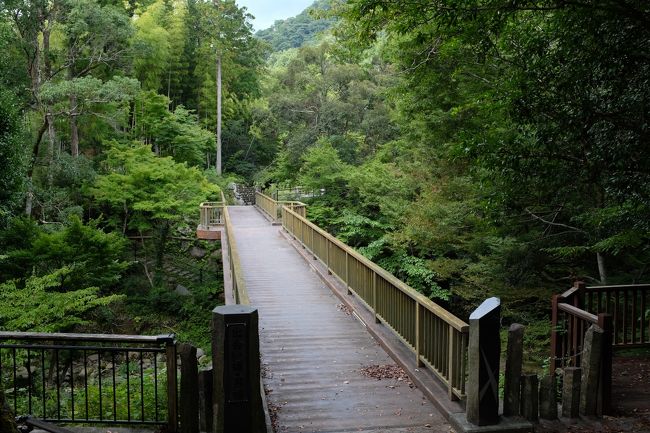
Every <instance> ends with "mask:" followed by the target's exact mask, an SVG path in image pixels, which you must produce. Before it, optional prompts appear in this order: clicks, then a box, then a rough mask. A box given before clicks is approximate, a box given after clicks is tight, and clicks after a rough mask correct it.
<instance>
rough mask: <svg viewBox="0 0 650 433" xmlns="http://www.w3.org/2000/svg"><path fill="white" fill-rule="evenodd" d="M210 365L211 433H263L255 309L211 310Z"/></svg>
mask: <svg viewBox="0 0 650 433" xmlns="http://www.w3.org/2000/svg"><path fill="white" fill-rule="evenodd" d="M212 365H213V381H214V386H213V391H212V392H213V400H212V404H213V415H214V422H213V432H214V433H234V432H237V433H258V432H264V431H266V425H265V418H264V409H263V407H262V396H261V389H260V351H259V334H258V314H257V309H255V308H251V307H249V306H245V305H226V306H222V307H217V308H215V309H214V310H213V312H212Z"/></svg>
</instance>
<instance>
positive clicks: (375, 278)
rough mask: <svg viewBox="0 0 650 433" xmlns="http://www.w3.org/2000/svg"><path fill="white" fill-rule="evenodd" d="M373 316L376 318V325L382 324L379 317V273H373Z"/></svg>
mask: <svg viewBox="0 0 650 433" xmlns="http://www.w3.org/2000/svg"><path fill="white" fill-rule="evenodd" d="M372 315H373V316H375V323H380V320H379V317H377V272H375V271H372Z"/></svg>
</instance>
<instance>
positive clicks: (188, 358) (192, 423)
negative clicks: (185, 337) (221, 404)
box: [176, 343, 199, 433]
mask: <svg viewBox="0 0 650 433" xmlns="http://www.w3.org/2000/svg"><path fill="white" fill-rule="evenodd" d="M176 347H177V350H178V353H179V355H180V358H181V393H180V397H181V398H180V407H179V414H180V421H181V422H180V424H181V427H180V433H196V432H198V431H199V367H198V363H197V362H196V347H194V346H192V345H190V344H185V343H181V344H178V345H177V346H176Z"/></svg>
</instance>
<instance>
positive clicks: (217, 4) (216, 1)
mask: <svg viewBox="0 0 650 433" xmlns="http://www.w3.org/2000/svg"><path fill="white" fill-rule="evenodd" d="M212 3H213V4H214V7H215V8H216V9H217V13H220V9H221V8H220V6H221V1H220V0H213V1H212ZM219 30H221V29H219ZM215 48H216V54H217V162H216V164H215V168H216V169H217V174H218V175H221V52H219V45H218V41H217V43H215Z"/></svg>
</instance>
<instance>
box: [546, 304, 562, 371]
mask: <svg viewBox="0 0 650 433" xmlns="http://www.w3.org/2000/svg"><path fill="white" fill-rule="evenodd" d="M559 302H560V295H553V298H552V300H551V362H549V374H550V375H551V376H553V377H555V370H556V369H557V368H558V366H559V364H560V357H561V355H562V354H561V353H560V352H561V350H562V349H561V347H562V344H561V341H560V339H559V338H558V329H557V327H558V309H557V304H558V303H559Z"/></svg>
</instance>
